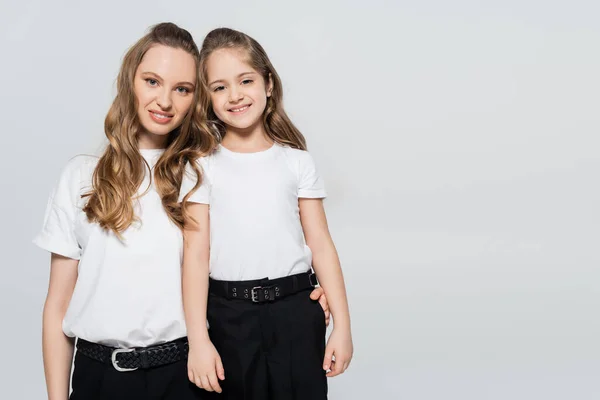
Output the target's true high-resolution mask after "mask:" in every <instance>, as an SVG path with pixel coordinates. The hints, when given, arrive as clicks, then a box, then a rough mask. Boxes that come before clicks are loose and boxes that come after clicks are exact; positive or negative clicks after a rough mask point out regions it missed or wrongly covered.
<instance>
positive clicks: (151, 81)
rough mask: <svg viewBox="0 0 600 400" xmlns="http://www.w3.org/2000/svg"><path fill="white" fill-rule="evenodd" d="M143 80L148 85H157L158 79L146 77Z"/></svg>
mask: <svg viewBox="0 0 600 400" xmlns="http://www.w3.org/2000/svg"><path fill="white" fill-rule="evenodd" d="M144 80H145V81H146V82H148V85H150V86H156V85H158V81H157V80H156V79H152V78H146V79H144Z"/></svg>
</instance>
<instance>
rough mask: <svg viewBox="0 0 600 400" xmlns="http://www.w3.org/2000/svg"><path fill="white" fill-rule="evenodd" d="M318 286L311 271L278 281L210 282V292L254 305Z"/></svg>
mask: <svg viewBox="0 0 600 400" xmlns="http://www.w3.org/2000/svg"><path fill="white" fill-rule="evenodd" d="M317 285H318V282H317V276H316V275H315V274H314V273H312V272H311V271H308V272H303V273H301V274H296V275H290V276H286V277H283V278H277V279H268V278H264V279H257V280H253V281H217V280H214V279H211V280H210V286H209V292H210V293H212V294H214V295H216V296H219V297H225V298H227V299H239V300H248V301H252V302H253V303H265V302H268V301H275V300H278V299H280V298H282V297H285V296H289V295H291V294H294V293H298V292H301V291H303V290H308V289H313V288H314V287H315V286H317Z"/></svg>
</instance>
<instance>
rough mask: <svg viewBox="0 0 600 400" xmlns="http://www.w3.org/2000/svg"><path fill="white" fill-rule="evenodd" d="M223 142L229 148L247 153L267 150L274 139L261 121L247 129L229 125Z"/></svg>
mask: <svg viewBox="0 0 600 400" xmlns="http://www.w3.org/2000/svg"><path fill="white" fill-rule="evenodd" d="M221 144H222V145H223V146H224V147H226V148H227V149H229V150H232V151H237V152H240V153H245V152H257V151H263V150H267V149H268V148H270V147H271V146H272V145H273V140H272V139H271V138H270V137H269V136H267V132H266V131H265V128H264V126H263V125H262V123H260V124H258V125H257V126H252V127H248V128H246V129H238V128H233V127H227V131H226V132H225V136H224V137H223V140H222V142H221Z"/></svg>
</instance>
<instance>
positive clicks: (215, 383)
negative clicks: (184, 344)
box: [188, 339, 225, 393]
mask: <svg viewBox="0 0 600 400" xmlns="http://www.w3.org/2000/svg"><path fill="white" fill-rule="evenodd" d="M188 378H189V379H190V381H191V382H193V383H194V384H195V385H196V386H198V387H199V388H201V389H204V390H206V391H208V392H213V391H214V392H217V393H221V392H222V391H223V390H222V389H221V386H220V385H219V379H220V380H225V370H224V369H223V363H222V362H221V357H220V356H219V353H218V352H217V349H215V346H214V345H213V344H212V342H211V341H210V340H208V339H206V340H203V341H200V342H198V343H194V347H192V346H191V345H190V351H189V354H188ZM217 378H218V379H217Z"/></svg>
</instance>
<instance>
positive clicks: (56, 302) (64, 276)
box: [35, 23, 318, 400]
mask: <svg viewBox="0 0 600 400" xmlns="http://www.w3.org/2000/svg"><path fill="white" fill-rule="evenodd" d="M199 62H200V55H199V51H198V48H197V46H196V44H195V43H194V41H193V39H192V36H191V35H190V34H189V33H188V32H187V31H186V30H184V29H181V28H179V27H177V26H176V25H174V24H171V23H162V24H159V25H157V26H155V27H153V28H152V29H151V30H150V32H149V33H148V34H147V35H146V36H144V37H143V38H141V39H140V40H139V41H138V42H137V43H136V44H135V45H134V46H133V47H131V49H129V51H128V52H127V54H126V55H125V58H124V60H123V64H122V66H121V69H120V72H119V76H118V79H117V96H116V98H115V100H114V102H113V104H112V106H111V108H110V110H109V112H108V115H107V117H106V121H105V133H106V136H107V138H108V141H109V144H108V146H107V148H106V150H105V151H104V154H103V155H102V156H101V157H100V158H99V159H98V158H95V157H88V156H78V157H75V158H73V159H72V160H71V161H70V162H69V163H68V164H67V166H66V167H65V168H64V170H63V172H62V175H61V177H60V180H59V182H58V185H57V186H56V188H55V190H54V191H53V193H52V195H51V197H50V201H49V204H48V208H47V212H46V216H45V220H44V225H43V229H42V231H41V233H40V234H39V235H38V236H37V237H36V239H35V243H36V244H37V245H38V246H40V247H42V248H43V249H46V250H48V251H50V252H51V253H52V257H51V272H50V284H49V289H48V296H47V299H46V303H45V306H44V317H43V318H44V320H43V354H44V369H45V374H46V384H47V389H48V397H49V399H51V400H55V399H59V400H64V399H67V398H68V397H69V377H70V371H71V362H72V357H73V347H74V343H73V339H72V338H74V337H77V338H78V340H77V349H78V351H77V354H76V356H75V370H74V374H73V381H72V389H73V392H72V394H71V399H85V400H94V399H111V400H114V399H127V400H131V399H149V398H160V399H177V400H181V399H200V398H206V396H207V395H208V394H207V393H206V392H205V391H202V390H199V389H197V388H196V387H195V385H193V384H191V383H190V382H189V380H188V379H187V370H186V365H187V360H186V356H187V351H188V344H187V339H186V338H185V336H186V328H185V323H184V315H183V307H182V303H181V301H182V299H181V262H182V251H183V238H182V232H181V228H182V226H183V224H184V220H185V219H186V215H187V214H186V212H185V210H184V209H183V208H182V207H181V206H180V204H179V203H178V194H179V188H180V184H181V180H182V176H183V171H184V167H185V165H186V163H190V171H192V174H193V175H194V176H195V177H196V178H197V179H200V171H199V170H198V169H197V168H196V167H195V163H194V161H195V160H196V159H197V158H198V157H199V156H200V155H203V154H207V153H209V152H210V151H212V150H213V148H214V147H215V145H216V140H215V138H214V136H213V135H212V134H211V133H210V130H209V128H208V126H207V124H206V119H205V114H203V113H204V111H203V110H202V108H200V107H199V103H198V100H199V99H198V96H199V94H198V93H199V90H198V88H199V87H200V81H199V76H198V72H197V71H198V68H199ZM316 295H317V297H318V294H316ZM313 297H315V296H314V294H313Z"/></svg>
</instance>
